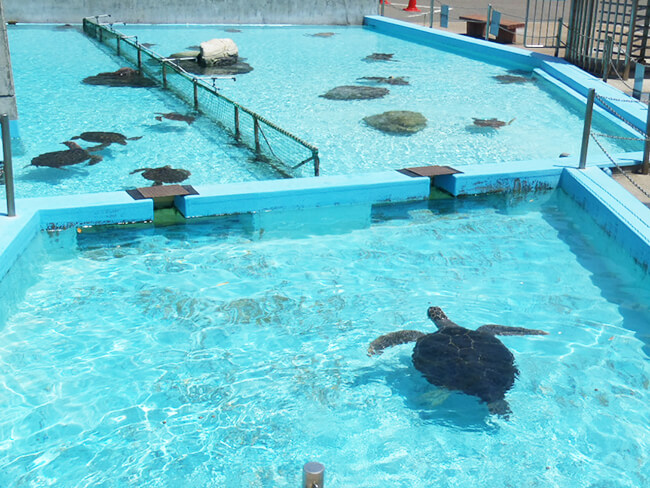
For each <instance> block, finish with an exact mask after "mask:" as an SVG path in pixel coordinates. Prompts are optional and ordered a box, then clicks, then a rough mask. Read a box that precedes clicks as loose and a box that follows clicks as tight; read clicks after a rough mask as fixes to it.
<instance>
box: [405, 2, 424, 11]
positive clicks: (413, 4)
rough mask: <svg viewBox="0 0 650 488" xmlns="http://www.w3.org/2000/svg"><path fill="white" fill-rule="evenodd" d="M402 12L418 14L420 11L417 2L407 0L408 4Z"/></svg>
mask: <svg viewBox="0 0 650 488" xmlns="http://www.w3.org/2000/svg"><path fill="white" fill-rule="evenodd" d="M404 10H405V11H406V12H419V11H420V9H419V8H418V6H417V0H409V4H408V6H407V7H406V8H405V9H404Z"/></svg>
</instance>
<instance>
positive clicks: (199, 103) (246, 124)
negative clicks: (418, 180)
mask: <svg viewBox="0 0 650 488" xmlns="http://www.w3.org/2000/svg"><path fill="white" fill-rule="evenodd" d="M83 29H84V32H85V33H86V35H88V36H89V37H92V38H94V39H96V40H98V41H99V42H100V43H102V44H103V45H105V46H108V47H109V48H111V49H112V50H113V51H114V52H115V53H116V54H117V55H119V56H120V57H122V58H123V59H125V60H127V61H128V62H129V63H131V64H132V65H133V66H135V67H137V69H138V70H139V71H140V73H141V74H142V75H145V76H147V77H149V78H152V79H153V80H155V81H156V82H158V83H160V84H161V85H162V87H163V88H165V89H168V90H170V91H171V92H173V93H174V94H175V95H176V96H177V97H178V98H180V99H181V100H183V101H184V102H186V103H187V104H188V105H190V106H192V107H193V108H194V110H196V111H199V112H201V113H202V114H203V115H205V116H207V117H208V118H210V119H211V120H213V121H214V122H216V123H217V124H218V125H220V126H221V127H222V128H224V129H225V130H226V131H227V132H229V133H230V134H231V135H232V136H233V137H234V138H235V139H236V141H237V143H238V144H241V145H243V146H245V147H247V148H249V149H251V150H252V151H254V154H255V159H256V160H258V161H260V162H262V163H265V164H267V165H269V166H271V167H272V168H273V169H275V171H276V172H278V173H279V174H281V175H282V176H284V177H287V178H292V177H305V176H318V175H319V172H320V158H319V154H318V148H317V147H316V146H314V145H312V144H310V143H308V142H306V141H304V140H302V139H300V138H299V137H297V136H295V135H293V134H291V133H290V132H289V131H287V130H285V129H283V128H281V127H279V126H278V125H276V124H274V123H273V122H271V121H269V120H268V119H266V118H264V117H262V116H261V115H259V114H257V113H255V112H253V111H252V110H249V109H248V108H246V107H244V106H242V105H240V104H238V103H236V102H234V101H233V100H231V99H229V98H228V97H225V96H224V95H222V94H220V93H218V92H217V89H216V88H215V87H214V86H212V85H211V84H209V83H208V82H207V81H206V80H204V79H201V78H200V77H197V76H196V75H193V74H191V73H188V72H187V71H185V70H184V69H183V68H182V67H181V66H180V65H179V63H178V60H174V59H168V58H164V57H162V56H160V55H159V54H157V53H155V52H153V51H152V50H150V49H147V48H145V47H144V46H142V45H141V44H140V43H139V42H138V40H137V37H135V36H126V35H124V34H122V33H120V32H118V31H116V30H114V29H113V28H112V26H108V27H107V26H105V25H103V24H99V23H98V22H95V21H93V20H91V19H90V18H85V19H84V20H83Z"/></svg>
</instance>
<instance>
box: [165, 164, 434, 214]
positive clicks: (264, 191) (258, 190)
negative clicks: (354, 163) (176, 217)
mask: <svg viewBox="0 0 650 488" xmlns="http://www.w3.org/2000/svg"><path fill="white" fill-rule="evenodd" d="M195 188H196V189H197V190H198V192H199V195H190V196H187V197H183V198H177V199H176V206H177V208H178V209H179V210H180V211H181V213H182V214H183V215H184V216H185V217H188V218H190V217H204V216H209V215H225V214H231V213H246V212H259V211H263V210H272V209H277V208H283V209H299V208H306V207H319V206H331V205H342V204H354V203H369V204H377V203H385V202H406V201H410V200H423V199H427V198H428V197H429V190H430V183H429V179H428V178H411V177H409V176H405V175H403V174H401V173H398V172H397V171H384V172H378V173H368V174H364V175H340V176H320V177H313V178H300V179H287V180H270V181H260V182H256V183H254V184H253V183H231V184H224V185H204V186H197V187H195Z"/></svg>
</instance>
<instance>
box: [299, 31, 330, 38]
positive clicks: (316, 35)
mask: <svg viewBox="0 0 650 488" xmlns="http://www.w3.org/2000/svg"><path fill="white" fill-rule="evenodd" d="M334 34H335V33H334V32H317V33H316V34H305V35H306V36H311V37H332V36H333V35H334Z"/></svg>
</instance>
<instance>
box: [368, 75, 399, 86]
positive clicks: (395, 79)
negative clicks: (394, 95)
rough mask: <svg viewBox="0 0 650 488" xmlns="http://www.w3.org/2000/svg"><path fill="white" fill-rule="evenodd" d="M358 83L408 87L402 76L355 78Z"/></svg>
mask: <svg viewBox="0 0 650 488" xmlns="http://www.w3.org/2000/svg"><path fill="white" fill-rule="evenodd" d="M357 80H358V81H361V80H364V81H371V82H373V83H383V84H385V85H408V84H409V82H408V81H407V80H406V79H405V78H404V77H403V76H362V77H361V78H357Z"/></svg>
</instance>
